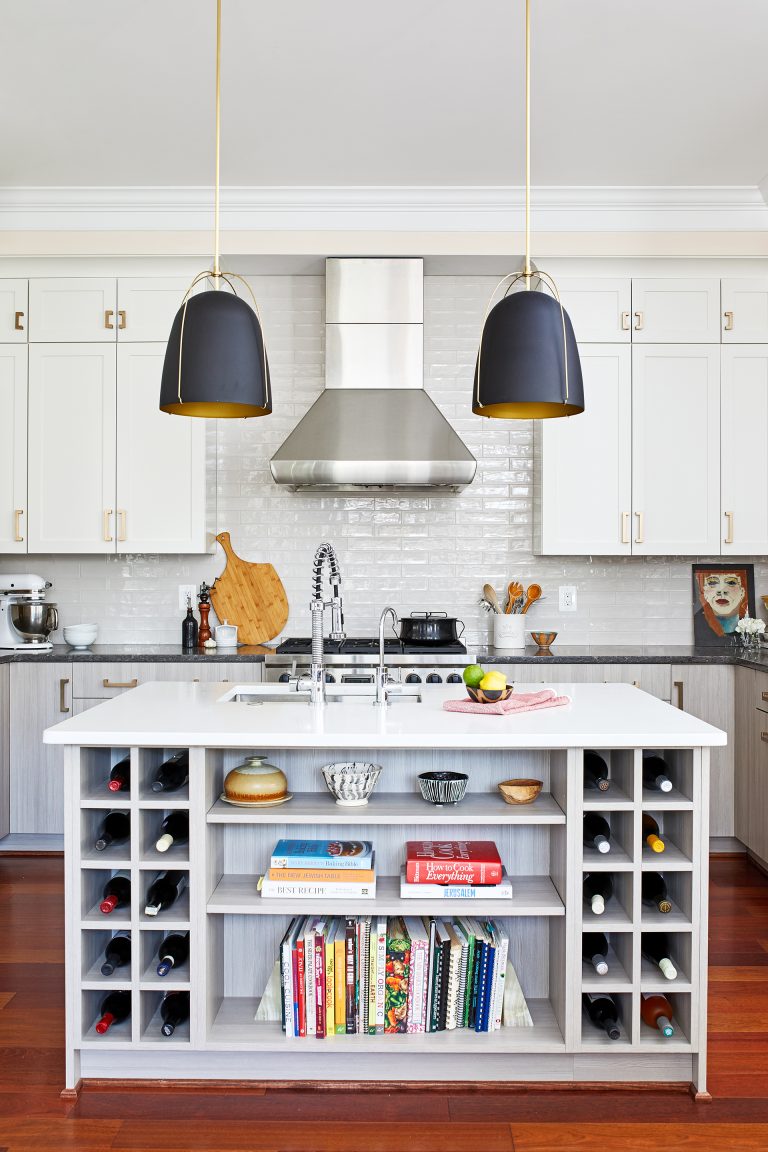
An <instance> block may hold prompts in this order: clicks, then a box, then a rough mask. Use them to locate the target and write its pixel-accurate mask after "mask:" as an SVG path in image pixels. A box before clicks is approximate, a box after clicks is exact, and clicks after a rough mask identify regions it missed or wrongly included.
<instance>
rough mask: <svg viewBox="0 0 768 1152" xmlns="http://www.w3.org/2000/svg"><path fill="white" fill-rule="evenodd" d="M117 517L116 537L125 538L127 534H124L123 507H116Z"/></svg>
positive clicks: (124, 515) (124, 517) (124, 519)
mask: <svg viewBox="0 0 768 1152" xmlns="http://www.w3.org/2000/svg"><path fill="white" fill-rule="evenodd" d="M117 517H118V528H117V538H118V540H126V539H127V536H126V534H125V533H126V527H125V525H126V519H127V518H126V514H125V508H118V510H117Z"/></svg>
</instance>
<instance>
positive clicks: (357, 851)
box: [269, 840, 373, 870]
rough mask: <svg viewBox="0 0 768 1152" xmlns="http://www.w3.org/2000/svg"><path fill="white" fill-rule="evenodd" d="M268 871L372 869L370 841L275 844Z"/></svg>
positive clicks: (296, 841) (283, 842)
mask: <svg viewBox="0 0 768 1152" xmlns="http://www.w3.org/2000/svg"><path fill="white" fill-rule="evenodd" d="M269 866H270V868H311V869H313V870H314V869H316V868H333V869H337V868H352V869H358V870H359V869H370V868H373V844H372V843H371V841H370V840H278V842H277V844H275V847H274V848H273V849H272V856H271V858H270V861H269Z"/></svg>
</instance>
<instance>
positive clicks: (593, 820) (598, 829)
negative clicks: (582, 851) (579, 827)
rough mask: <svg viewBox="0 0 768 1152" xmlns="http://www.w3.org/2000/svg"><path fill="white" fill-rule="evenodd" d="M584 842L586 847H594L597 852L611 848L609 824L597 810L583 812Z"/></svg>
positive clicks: (607, 850) (608, 850)
mask: <svg viewBox="0 0 768 1152" xmlns="http://www.w3.org/2000/svg"><path fill="white" fill-rule="evenodd" d="M584 844H585V845H586V846H587V847H588V848H596V849H597V850H598V852H610V850H611V827H610V824H609V823H608V821H607V820H606V819H605V817H604V816H600V815H599V813H597V812H585V813H584Z"/></svg>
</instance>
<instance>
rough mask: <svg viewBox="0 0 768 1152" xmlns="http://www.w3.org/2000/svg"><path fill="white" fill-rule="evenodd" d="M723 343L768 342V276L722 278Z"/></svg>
mask: <svg viewBox="0 0 768 1152" xmlns="http://www.w3.org/2000/svg"><path fill="white" fill-rule="evenodd" d="M722 293H723V296H722V301H723V314H722V328H723V344H768V280H766V279H765V278H763V279H762V280H761V279H758V278H755V279H754V280H723V282H722Z"/></svg>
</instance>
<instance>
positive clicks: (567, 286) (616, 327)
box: [557, 276, 632, 344]
mask: <svg viewBox="0 0 768 1152" xmlns="http://www.w3.org/2000/svg"><path fill="white" fill-rule="evenodd" d="M557 287H558V291H559V292H560V299H561V300H562V303H563V307H564V308H565V310H566V312H567V313H568V315H569V316H570V318H571V323H572V324H573V331H574V333H575V334H576V339H577V341H578V342H579V344H586V343H590V344H595V343H597V344H603V343H611V344H629V343H630V341H631V339H632V282H631V280H629V278H627V277H616V278H612V277H609V276H564V277H563V278H562V279H561V280H558V282H557Z"/></svg>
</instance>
